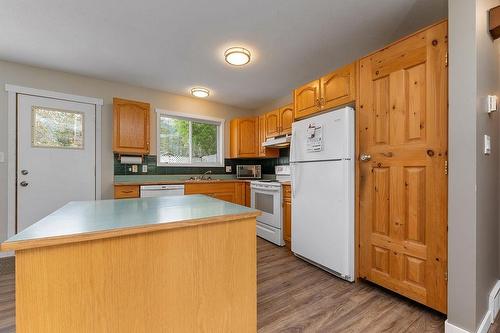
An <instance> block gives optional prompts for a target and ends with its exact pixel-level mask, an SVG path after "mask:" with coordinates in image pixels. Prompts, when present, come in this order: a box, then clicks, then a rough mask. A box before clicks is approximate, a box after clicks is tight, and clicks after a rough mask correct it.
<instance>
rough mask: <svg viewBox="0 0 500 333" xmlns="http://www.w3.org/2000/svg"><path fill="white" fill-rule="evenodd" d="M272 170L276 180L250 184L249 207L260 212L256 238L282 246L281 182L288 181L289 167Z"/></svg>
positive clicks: (279, 166)
mask: <svg viewBox="0 0 500 333" xmlns="http://www.w3.org/2000/svg"><path fill="white" fill-rule="evenodd" d="M274 169H275V173H276V179H273V180H255V181H252V182H251V183H250V191H251V207H252V208H255V209H258V210H260V211H262V215H260V216H258V217H257V236H259V237H261V238H264V239H265V240H268V241H270V242H272V243H274V244H276V245H279V246H284V245H285V241H284V240H283V209H282V208H283V207H282V205H281V202H282V199H283V197H282V193H283V190H282V187H281V182H286V181H290V179H291V178H290V166H289V165H277V166H276V167H275V168H274Z"/></svg>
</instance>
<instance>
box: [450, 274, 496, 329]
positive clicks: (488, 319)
mask: <svg viewBox="0 0 500 333" xmlns="http://www.w3.org/2000/svg"><path fill="white" fill-rule="evenodd" d="M499 310H500V280H498V281H497V282H496V283H495V286H494V287H493V289H492V290H491V292H490V297H489V302H488V311H487V312H486V314H485V315H484V317H483V320H482V321H481V325H479V327H478V328H477V331H476V333H488V330H489V329H490V326H491V324H493V322H494V321H495V318H496V317H497V315H498V311H499ZM444 332H445V333H471V332H469V331H467V330H464V329H463V328H460V327H458V326H455V325H453V324H451V323H450V322H449V321H448V319H447V320H446V321H445V322H444Z"/></svg>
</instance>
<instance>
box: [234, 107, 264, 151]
mask: <svg viewBox="0 0 500 333" xmlns="http://www.w3.org/2000/svg"><path fill="white" fill-rule="evenodd" d="M258 136H259V133H258V118H257V117H255V118H240V119H233V120H231V123H230V143H229V146H230V156H231V158H240V157H258V156H259V146H258V144H257V143H258V141H259V140H258Z"/></svg>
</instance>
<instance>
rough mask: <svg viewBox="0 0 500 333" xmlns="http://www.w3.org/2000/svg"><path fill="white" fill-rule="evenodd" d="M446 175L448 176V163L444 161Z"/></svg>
mask: <svg viewBox="0 0 500 333" xmlns="http://www.w3.org/2000/svg"><path fill="white" fill-rule="evenodd" d="M444 174H445V175H447V174H448V161H444Z"/></svg>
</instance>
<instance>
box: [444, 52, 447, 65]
mask: <svg viewBox="0 0 500 333" xmlns="http://www.w3.org/2000/svg"><path fill="white" fill-rule="evenodd" d="M444 65H445V66H446V67H448V51H446V54H445V55H444Z"/></svg>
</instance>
